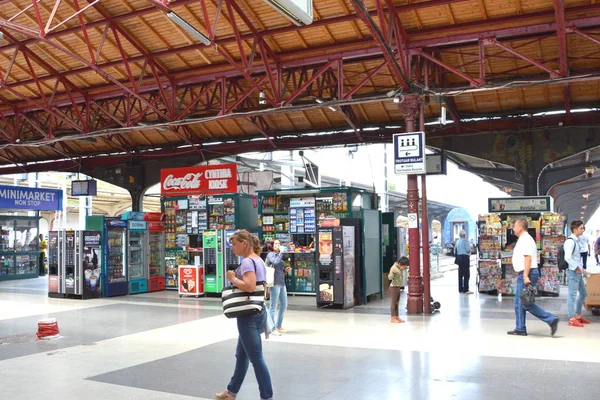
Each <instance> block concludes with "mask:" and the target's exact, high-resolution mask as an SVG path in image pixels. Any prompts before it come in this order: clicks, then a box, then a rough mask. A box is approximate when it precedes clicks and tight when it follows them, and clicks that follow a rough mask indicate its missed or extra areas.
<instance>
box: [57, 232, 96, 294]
mask: <svg viewBox="0 0 600 400" xmlns="http://www.w3.org/2000/svg"><path fill="white" fill-rule="evenodd" d="M49 238H50V244H49V250H50V251H49V255H50V257H51V264H50V265H51V268H52V269H51V272H52V274H51V276H50V277H49V286H48V295H49V296H50V297H54V296H57V295H58V296H62V297H65V296H68V297H75V298H82V299H92V298H98V297H100V295H101V286H102V285H101V276H102V273H101V271H102V268H101V260H102V246H101V232H99V231H52V232H50V234H49Z"/></svg>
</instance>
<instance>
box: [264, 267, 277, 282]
mask: <svg viewBox="0 0 600 400" xmlns="http://www.w3.org/2000/svg"><path fill="white" fill-rule="evenodd" d="M265 267H266V268H267V276H266V278H267V279H266V282H267V287H273V285H274V284H275V268H273V266H272V265H265Z"/></svg>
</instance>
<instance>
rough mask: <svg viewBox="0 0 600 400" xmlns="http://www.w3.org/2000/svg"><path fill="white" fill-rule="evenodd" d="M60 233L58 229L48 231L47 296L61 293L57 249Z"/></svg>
mask: <svg viewBox="0 0 600 400" xmlns="http://www.w3.org/2000/svg"><path fill="white" fill-rule="evenodd" d="M61 239H62V235H59V232H58V231H50V232H49V233H48V296H50V297H52V296H53V295H58V294H59V293H61V291H60V288H61V282H60V276H59V274H58V249H59V248H60V247H61V246H62V240H61Z"/></svg>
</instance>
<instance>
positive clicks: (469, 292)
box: [465, 290, 473, 294]
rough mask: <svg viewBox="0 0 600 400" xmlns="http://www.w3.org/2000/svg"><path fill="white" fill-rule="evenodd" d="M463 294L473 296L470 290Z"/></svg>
mask: <svg viewBox="0 0 600 400" xmlns="http://www.w3.org/2000/svg"><path fill="white" fill-rule="evenodd" d="M465 294H473V292H471V291H470V290H469V291H467V292H465Z"/></svg>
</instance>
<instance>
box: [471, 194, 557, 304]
mask: <svg viewBox="0 0 600 400" xmlns="http://www.w3.org/2000/svg"><path fill="white" fill-rule="evenodd" d="M488 203H489V207H488V208H489V211H491V213H490V214H487V215H480V216H479V221H478V227H479V239H478V250H479V251H478V253H479V258H478V263H477V266H478V267H477V271H478V278H479V280H478V290H479V292H480V293H487V294H492V295H497V294H499V295H510V296H514V295H515V290H516V280H517V273H515V271H514V269H513V267H512V252H513V249H514V246H515V244H516V241H517V239H518V238H517V236H516V235H515V234H514V232H513V231H512V225H513V223H514V222H515V221H516V220H518V219H521V218H525V219H527V221H528V222H529V226H528V232H529V234H530V235H531V237H532V238H533V239H534V240H535V241H536V244H537V248H538V268H539V269H540V283H539V284H538V292H539V293H540V294H541V295H543V296H558V295H559V294H560V282H561V281H562V275H563V273H562V272H560V271H559V269H558V251H559V248H560V245H562V243H563V242H564V240H565V236H564V232H565V217H564V216H563V215H561V214H556V213H553V212H552V211H551V210H552V201H551V198H550V197H546V196H542V197H539V196H538V197H508V198H493V199H488Z"/></svg>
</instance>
